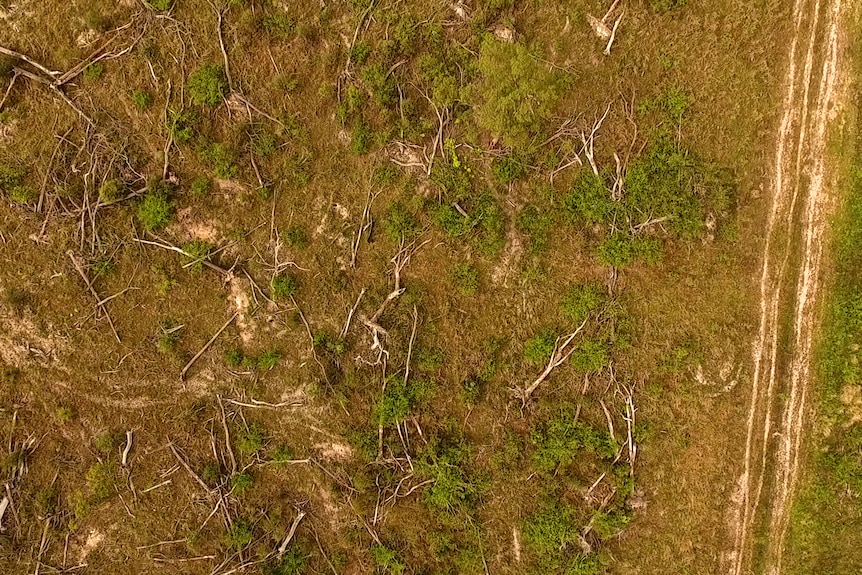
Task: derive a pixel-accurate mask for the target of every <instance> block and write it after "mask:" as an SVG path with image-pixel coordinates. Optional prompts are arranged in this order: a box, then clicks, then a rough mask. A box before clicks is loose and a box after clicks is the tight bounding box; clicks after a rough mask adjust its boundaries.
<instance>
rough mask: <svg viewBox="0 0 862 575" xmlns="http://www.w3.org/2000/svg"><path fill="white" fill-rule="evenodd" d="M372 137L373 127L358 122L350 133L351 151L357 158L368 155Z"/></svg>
mask: <svg viewBox="0 0 862 575" xmlns="http://www.w3.org/2000/svg"><path fill="white" fill-rule="evenodd" d="M372 137H373V134H372V132H371V127H370V126H369V125H368V124H366V123H365V122H364V121H359V122H357V123H356V125H355V126H354V127H353V131H352V132H351V133H350V149H351V150H353V153H354V154H356V155H357V156H361V155H363V154H366V153H368V150H369V149H370V148H371V140H372Z"/></svg>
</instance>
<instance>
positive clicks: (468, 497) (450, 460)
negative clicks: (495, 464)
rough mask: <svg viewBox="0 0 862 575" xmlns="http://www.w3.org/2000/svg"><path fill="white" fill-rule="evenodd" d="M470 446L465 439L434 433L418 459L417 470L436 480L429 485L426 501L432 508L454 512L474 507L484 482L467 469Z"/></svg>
mask: <svg viewBox="0 0 862 575" xmlns="http://www.w3.org/2000/svg"><path fill="white" fill-rule="evenodd" d="M468 458H469V450H468V449H467V446H466V445H465V443H464V442H463V441H446V440H441V439H440V438H438V437H432V438H431V439H430V440H429V441H428V445H427V446H426V447H425V449H424V450H423V451H422V453H421V456H420V457H419V459H418V460H416V461H415V473H416V476H417V477H421V478H422V479H431V480H432V481H433V483H432V484H431V485H429V486H428V487H426V488H425V492H424V495H425V501H426V503H427V504H428V505H429V506H430V507H431V508H432V509H436V510H440V511H447V512H449V513H454V512H456V511H459V510H461V511H464V510H468V509H470V508H471V507H473V506H474V505H475V504H476V502H477V501H478V499H479V496H480V495H481V493H482V491H483V486H482V484H481V483H480V482H479V481H477V480H476V479H475V478H473V477H470V475H468V473H467V471H466V470H465V469H464V468H465V466H466V464H467V462H468Z"/></svg>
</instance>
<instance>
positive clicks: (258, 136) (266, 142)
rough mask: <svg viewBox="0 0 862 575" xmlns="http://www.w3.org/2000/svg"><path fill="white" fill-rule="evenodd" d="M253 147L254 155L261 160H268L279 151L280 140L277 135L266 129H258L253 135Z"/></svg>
mask: <svg viewBox="0 0 862 575" xmlns="http://www.w3.org/2000/svg"><path fill="white" fill-rule="evenodd" d="M251 145H252V149H253V150H254V153H255V154H256V155H258V156H260V157H261V158H268V157H270V156H272V155H273V154H274V153H275V152H276V151H277V150H278V140H277V139H276V137H275V134H273V133H272V132H270V131H269V130H267V129H266V128H260V127H258V128H257V129H256V130H255V131H254V132H253V133H252V134H251Z"/></svg>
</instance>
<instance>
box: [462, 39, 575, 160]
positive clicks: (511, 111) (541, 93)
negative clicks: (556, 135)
mask: <svg viewBox="0 0 862 575" xmlns="http://www.w3.org/2000/svg"><path fill="white" fill-rule="evenodd" d="M477 66H478V68H479V71H480V72H481V79H480V81H479V82H478V83H477V84H475V85H474V86H473V91H472V94H473V96H474V97H475V98H476V99H478V100H479V103H478V106H477V107H476V119H477V120H478V122H479V124H480V125H481V126H482V127H483V128H485V129H487V130H489V131H491V132H492V133H494V134H495V135H498V136H500V137H501V138H502V139H503V141H504V142H505V143H506V144H507V145H509V146H511V147H519V146H525V145H527V144H528V143H529V142H530V140H531V139H532V138H533V137H534V136H535V135H536V134H537V133H538V132H539V131H540V129H541V127H542V122H543V120H544V119H545V118H547V117H548V116H549V115H550V113H551V111H552V110H553V108H554V106H555V105H556V103H557V101H558V100H559V98H560V95H561V94H562V89H563V83H562V81H561V79H560V77H559V76H558V75H557V73H556V72H554V71H552V70H550V69H549V68H548V67H547V66H546V65H545V64H542V63H540V62H539V61H538V60H537V59H536V58H535V57H534V56H533V54H531V53H530V51H529V50H528V49H527V48H526V47H525V46H523V45H521V44H509V43H505V42H501V41H499V40H497V39H496V38H494V37H493V36H490V35H489V36H486V37H485V39H484V40H483V41H482V46H481V48H480V51H479V60H478V63H477Z"/></svg>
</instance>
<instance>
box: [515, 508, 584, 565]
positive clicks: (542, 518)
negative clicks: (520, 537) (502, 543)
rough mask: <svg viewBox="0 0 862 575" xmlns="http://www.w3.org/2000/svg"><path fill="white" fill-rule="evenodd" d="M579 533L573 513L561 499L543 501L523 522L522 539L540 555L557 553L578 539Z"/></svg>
mask: <svg viewBox="0 0 862 575" xmlns="http://www.w3.org/2000/svg"><path fill="white" fill-rule="evenodd" d="M579 535H580V531H579V529H578V525H577V523H576V521H575V517H574V513H572V510H571V509H570V508H569V506H568V505H566V504H565V503H563V502H561V501H555V502H548V503H545V504H544V505H543V506H542V508H541V509H540V510H539V511H536V512H535V513H533V514H531V515H530V516H528V517H527V520H526V521H525V524H524V541H525V542H526V544H527V546H528V548H529V549H531V550H532V551H533V552H535V553H537V554H539V555H540V556H542V555H544V556H548V555H555V554H557V553H559V552H560V551H562V550H563V549H565V548H566V547H568V546H569V545H571V544H572V543H575V542H576V541H578V537H579Z"/></svg>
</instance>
